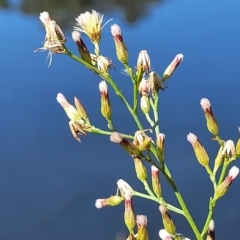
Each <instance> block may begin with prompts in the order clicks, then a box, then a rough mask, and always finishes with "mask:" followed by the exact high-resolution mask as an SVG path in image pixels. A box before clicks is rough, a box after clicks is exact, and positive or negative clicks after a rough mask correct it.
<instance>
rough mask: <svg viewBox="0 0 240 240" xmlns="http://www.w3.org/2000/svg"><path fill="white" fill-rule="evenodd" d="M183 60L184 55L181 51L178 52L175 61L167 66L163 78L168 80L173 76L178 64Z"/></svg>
mask: <svg viewBox="0 0 240 240" xmlns="http://www.w3.org/2000/svg"><path fill="white" fill-rule="evenodd" d="M182 61H183V55H182V54H181V53H180V54H177V55H176V57H175V58H174V59H173V61H172V62H171V63H170V64H169V66H168V67H167V68H166V70H165V72H164V73H163V79H162V80H163V81H166V80H167V79H168V78H169V77H171V76H172V74H173V72H174V70H175V69H176V68H177V66H178V65H179V64H180V62H182Z"/></svg>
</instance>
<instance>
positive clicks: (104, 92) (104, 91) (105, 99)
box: [99, 81, 112, 120]
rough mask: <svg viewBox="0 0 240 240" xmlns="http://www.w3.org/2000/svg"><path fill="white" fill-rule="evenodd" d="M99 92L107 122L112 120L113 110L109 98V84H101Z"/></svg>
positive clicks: (102, 110) (102, 82) (102, 111)
mask: <svg viewBox="0 0 240 240" xmlns="http://www.w3.org/2000/svg"><path fill="white" fill-rule="evenodd" d="M99 90H100V94H101V113H102V115H103V116H104V117H105V118H106V119H107V120H110V119H111V114H112V108H111V104H110V100H109V96H108V88H107V83H106V82H105V81H101V82H100V83H99Z"/></svg>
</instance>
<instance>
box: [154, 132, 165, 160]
mask: <svg viewBox="0 0 240 240" xmlns="http://www.w3.org/2000/svg"><path fill="white" fill-rule="evenodd" d="M164 142H165V134H163V133H159V134H158V136H157V140H156V143H157V156H158V159H159V160H160V161H163V160H164Z"/></svg>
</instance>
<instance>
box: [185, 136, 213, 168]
mask: <svg viewBox="0 0 240 240" xmlns="http://www.w3.org/2000/svg"><path fill="white" fill-rule="evenodd" d="M187 140H188V141H189V142H190V143H191V144H192V147H193V150H194V152H195V155H196V158H197V160H198V162H199V163H200V164H201V165H202V166H207V165H208V163H209V157H208V154H207V152H206V150H205V148H204V147H203V146H202V144H201V143H200V141H199V140H198V138H197V136H196V135H194V134H193V133H189V134H188V135H187Z"/></svg>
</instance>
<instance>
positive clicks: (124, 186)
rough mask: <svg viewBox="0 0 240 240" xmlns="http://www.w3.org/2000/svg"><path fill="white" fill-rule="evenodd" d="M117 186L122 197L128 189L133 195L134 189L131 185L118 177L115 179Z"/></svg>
mask: <svg viewBox="0 0 240 240" xmlns="http://www.w3.org/2000/svg"><path fill="white" fill-rule="evenodd" d="M117 186H118V190H119V191H120V193H121V196H122V197H124V196H125V194H126V192H127V191H130V192H131V194H132V195H134V190H133V189H132V187H131V186H130V185H129V184H128V183H127V182H125V181H124V180H122V179H119V180H118V181H117Z"/></svg>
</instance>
